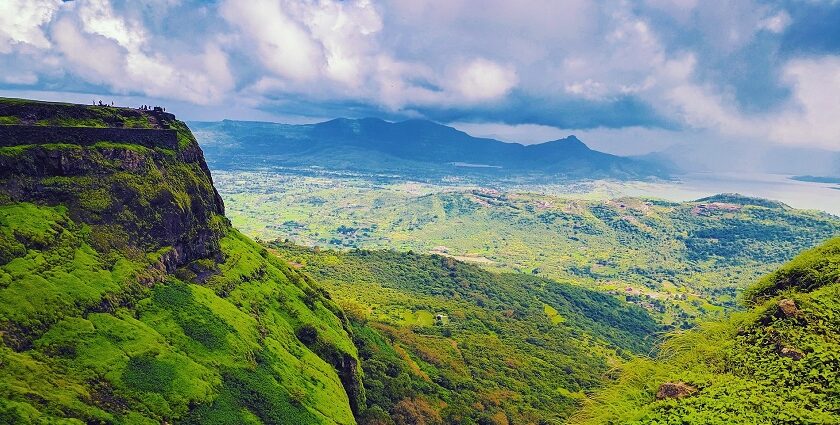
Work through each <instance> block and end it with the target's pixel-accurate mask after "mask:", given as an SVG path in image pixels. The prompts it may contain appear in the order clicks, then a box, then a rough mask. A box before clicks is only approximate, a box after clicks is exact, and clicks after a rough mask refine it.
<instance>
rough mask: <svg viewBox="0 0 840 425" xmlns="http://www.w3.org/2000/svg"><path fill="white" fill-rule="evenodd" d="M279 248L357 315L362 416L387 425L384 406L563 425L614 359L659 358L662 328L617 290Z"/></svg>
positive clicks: (445, 417)
mask: <svg viewBox="0 0 840 425" xmlns="http://www.w3.org/2000/svg"><path fill="white" fill-rule="evenodd" d="M270 251H271V252H272V253H273V254H275V255H277V256H279V257H280V258H282V259H284V260H285V261H286V262H288V264H291V265H293V266H294V267H297V268H298V270H300V271H303V272H305V273H307V274H309V275H311V276H312V277H313V278H315V279H316V280H318V281H319V282H321V283H322V284H323V285H324V286H325V288H327V289H328V290H329V292H330V293H331V294H332V295H333V297H334V298H335V300H336V301H337V302H338V303H339V304H340V305H341V306H342V307H344V310H345V311H346V312H347V314H348V317H350V319H351V322H352V323H353V327H354V339H355V341H356V344H357V346H358V348H359V353H360V357H361V359H362V367H363V369H364V378H363V382H364V387H365V390H366V396H367V411H366V412H367V413H366V414H365V415H363V416H362V418H360V419H361V420H360V423H361V424H377V423H382V422H376V421H375V419H376V416H375V414H374V412H390V413H391V416H392V417H394V418H397V417H398V416H408V418H407V419H410V418H415V416H416V418H415V419H413V420H404V421H400V420H398V421H397V423H399V424H414V423H438V422H434V421H435V420H437V419H439V420H441V421H442V422H443V423H452V424H460V423H491V424H498V423H507V422H508V421H509V422H510V423H556V422H559V421H562V420H563V419H565V418H567V417H568V416H569V415H570V414H571V413H572V412H573V411H574V410H575V409H577V407H578V405H579V403H580V400H581V399H583V398H584V394H585V393H586V392H591V391H592V390H594V389H595V388H597V387H598V386H599V385H600V382H601V379H602V375H603V374H604V373H605V372H606V371H607V370H609V368H610V367H612V366H614V365H615V364H618V363H620V362H623V361H624V360H625V359H628V358H631V357H633V356H636V355H643V356H644V355H647V354H648V353H649V352H650V351H651V349H652V347H653V345H654V342H655V333H656V332H657V331H658V330H659V325H657V324H656V323H655V322H654V321H653V319H652V318H651V317H650V316H649V315H648V314H647V313H646V312H645V310H644V309H642V308H639V307H636V306H633V305H632V304H628V303H625V302H622V301H619V300H617V299H615V298H613V297H611V296H608V295H605V294H602V293H599V292H596V291H591V290H586V289H583V288H580V287H578V286H574V285H570V284H567V283H559V282H554V281H551V280H548V279H543V278H540V277H536V276H530V275H525V274H513V273H501V274H499V273H491V272H487V271H485V270H482V269H481V268H479V267H478V266H475V265H470V264H466V263H462V262H459V261H455V260H453V259H452V258H448V257H443V256H439V255H422V254H414V253H399V252H395V251H366V250H353V251H349V252H338V251H327V250H319V249H312V248H302V247H298V246H294V245H289V244H283V243H273V244H271V245H270ZM407 406H415V407H416V406H425V409H420V410H425V413H422V414H418V415H413V414H411V415H409V414H407V413H406V412H404V410H405V409H406V407H407ZM415 410H416V409H415ZM436 418H437V419H436ZM423 420H425V421H426V422H422V421H423Z"/></svg>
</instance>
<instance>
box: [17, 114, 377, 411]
mask: <svg viewBox="0 0 840 425" xmlns="http://www.w3.org/2000/svg"><path fill="white" fill-rule="evenodd" d="M0 117H2V121H1V122H3V123H4V124H9V125H3V126H0V127H2V128H0V130H2V132H3V138H2V142H1V143H0V335H2V342H0V422H2V423H15V424H18V423H20V424H26V423H68V424H73V423H79V424H81V423H125V424H144V423H145V424H161V423H202V424H213V423H215V424H231V423H283V424H315V423H321V424H353V423H355V420H354V417H353V409H354V408H355V407H356V406H357V405H358V404H359V403H363V402H364V393H363V390H362V388H361V385H360V375H361V371H360V368H359V366H358V356H357V350H356V348H355V346H354V345H353V342H352V340H351V337H350V334H349V333H348V330H349V325H348V323H347V321H346V319H344V315H343V313H342V312H341V310H340V309H339V308H338V307H337V306H336V305H335V304H334V303H333V302H332V301H330V300H329V299H328V298H327V297H326V296H325V293H324V292H323V291H321V290H320V289H319V288H318V287H317V286H315V285H314V284H313V282H311V281H310V280H308V279H307V278H305V277H304V276H302V275H300V274H299V273H297V272H295V271H294V270H292V269H291V268H289V267H288V266H287V265H285V264H283V263H281V262H279V261H277V260H275V259H274V258H273V257H272V256H270V255H268V254H267V252H266V250H265V249H263V248H261V247H260V246H258V245H256V244H255V243H253V242H252V241H250V240H249V239H247V238H245V237H244V236H242V235H241V234H239V233H238V232H237V231H236V230H234V229H232V228H231V227H230V225H229V223H228V221H227V219H226V218H225V217H224V215H223V214H224V207H223V205H222V201H221V198H220V197H219V196H218V194H217V193H216V191H215V189H214V188H213V184H212V180H211V178H210V174H209V172H208V170H207V166H206V164H205V162H204V159H203V155H202V152H201V150H200V149H199V147H198V145H197V143H196V142H195V139H194V138H193V137H192V134H191V133H190V131H189V130H188V129H187V127H186V125H184V124H183V123H182V122H180V121H177V120H176V119H175V117H174V116H172V115H171V114H166V113H163V112H151V111H139V110H132V109H127V108H111V107H90V106H80V105H69V104H56V103H44V102H31V101H22V100H14V99H0ZM92 129H95V130H92Z"/></svg>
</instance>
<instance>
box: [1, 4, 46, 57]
mask: <svg viewBox="0 0 840 425" xmlns="http://www.w3.org/2000/svg"><path fill="white" fill-rule="evenodd" d="M60 5H61V2H60V1H51V0H4V1H2V2H0V53H10V52H11V51H12V49H13V48H14V47H15V46H16V45H20V44H29V45H32V46H34V47H37V48H42V49H45V48H48V47H50V41H49V40H48V39H47V37H46V35H45V34H44V30H43V28H42V26H43V25H44V24H46V23H47V22H49V21H50V20H51V19H52V17H53V15H55V12H56V10H57V9H58V7H59V6H60Z"/></svg>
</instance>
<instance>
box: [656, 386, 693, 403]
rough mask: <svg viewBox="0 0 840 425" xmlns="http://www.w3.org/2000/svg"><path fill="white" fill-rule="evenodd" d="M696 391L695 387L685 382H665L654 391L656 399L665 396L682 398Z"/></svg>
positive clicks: (661, 398)
mask: <svg viewBox="0 0 840 425" xmlns="http://www.w3.org/2000/svg"><path fill="white" fill-rule="evenodd" d="M696 392H697V388H694V387H692V386H691V385H688V384H686V383H685V382H666V383H664V384H662V385H660V386H659V390H658V391H656V399H657V400H664V399H666V398H677V399H679V398H683V397H688V396H690V395H692V394H694V393H696Z"/></svg>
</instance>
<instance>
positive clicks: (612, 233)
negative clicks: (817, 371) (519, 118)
mask: <svg viewBox="0 0 840 425" xmlns="http://www.w3.org/2000/svg"><path fill="white" fill-rule="evenodd" d="M216 178H217V186H218V187H219V190H220V192H221V193H222V195H223V197H224V198H225V200H226V202H227V206H228V216H229V217H231V220H232V221H233V223H234V225H235V226H236V227H237V228H239V229H240V230H242V231H243V232H244V233H246V234H249V235H254V236H257V237H260V238H262V239H267V240H272V239H274V238H282V239H286V238H288V239H290V240H292V241H294V242H296V243H299V244H303V245H320V246H322V247H336V248H345V249H347V248H354V247H359V248H386V249H387V248H395V249H398V250H405V251H407V250H414V251H415V252H424V253H426V252H435V253H439V254H441V255H447V256H452V257H454V258H457V259H460V260H463V261H469V262H473V263H476V264H479V265H481V266H482V267H484V268H489V269H493V270H501V271H519V272H523V273H529V274H536V275H538V276H545V277H549V278H551V279H554V280H559V281H562V282H571V283H575V284H578V285H583V286H586V287H590V288H597V289H600V290H602V291H605V292H612V293H614V294H615V293H618V294H621V295H622V296H623V297H624V298H626V299H627V300H629V301H631V302H634V303H637V304H639V305H641V306H644V307H645V308H647V309H648V310H649V311H650V312H652V313H653V314H656V315H659V316H661V318H662V320H663V321H664V322H665V323H668V324H674V325H676V326H688V325H690V322H691V321H692V320H693V318H695V317H698V316H708V315H713V314H716V313H718V312H720V311H722V310H723V309H724V308H726V307H730V308H731V307H735V305H736V302H735V300H736V298H737V292H738V291H739V290H741V289H743V287H744V285H745V284H746V283H747V282H750V281H752V280H754V279H757V278H758V277H759V276H761V275H763V274H765V273H768V272H770V271H771V270H773V269H774V268H775V267H778V266H779V265H780V264H782V263H783V262H784V261H787V260H789V259H790V258H792V257H793V256H794V255H795V254H796V253H798V252H800V251H802V250H804V249H807V248H811V247H813V246H815V245H816V244H818V243H819V242H820V241H823V240H825V239H827V238H830V237H832V236H835V235H837V234H840V220H838V219H837V217H834V216H830V215H828V214H824V213H819V212H815V211H802V210H796V209H792V208H790V207H787V206H785V205H783V204H780V203H778V202H772V201H766V200H760V199H753V198H746V197H743V196H737V195H725V196H718V197H713V198H709V199H704V200H698V201H696V202H686V203H673V202H664V201H658V200H651V199H637V198H624V199H615V200H609V201H604V200H587V199H580V198H578V199H574V198H569V197H560V196H550V195H537V194H533V193H527V192H516V191H513V192H496V191H491V190H475V189H469V188H463V187H458V186H441V185H437V184H419V183H406V182H401V181H390V180H384V179H382V180H370V179H366V178H359V177H349V176H345V177H326V176H321V177H302V176H296V175H290V174H275V173H230V172H221V173H216Z"/></svg>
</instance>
